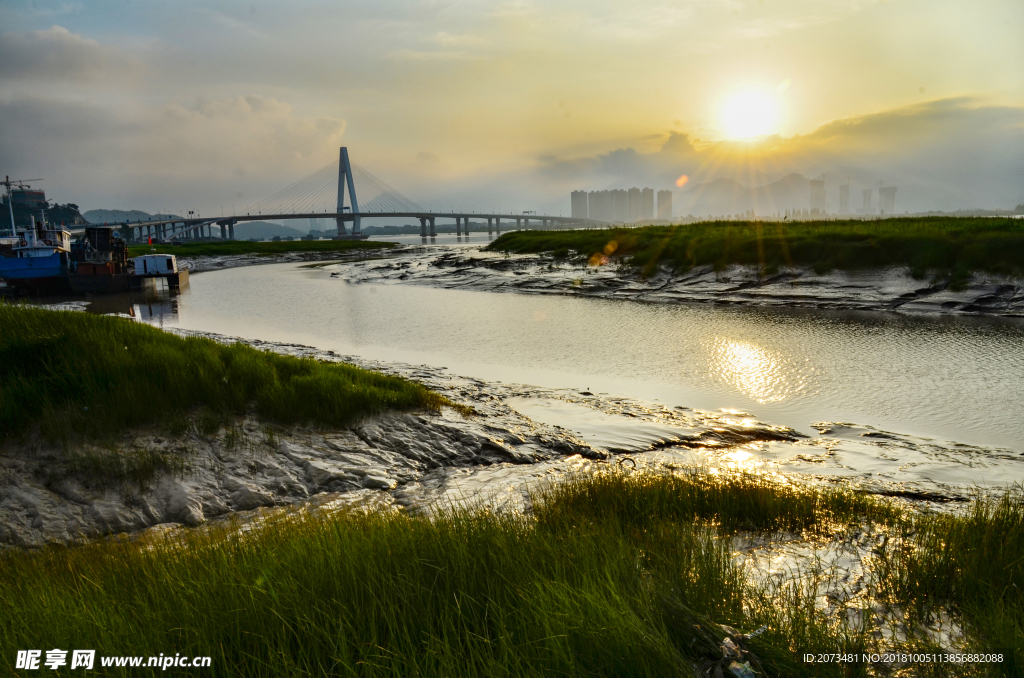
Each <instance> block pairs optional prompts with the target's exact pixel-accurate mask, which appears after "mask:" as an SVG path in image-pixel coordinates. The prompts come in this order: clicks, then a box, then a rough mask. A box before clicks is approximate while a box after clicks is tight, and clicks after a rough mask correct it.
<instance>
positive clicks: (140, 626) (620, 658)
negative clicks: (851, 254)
mask: <svg viewBox="0 0 1024 678" xmlns="http://www.w3.org/2000/svg"><path fill="white" fill-rule="evenodd" d="M771 487H772V486H771V485H769V484H767V483H766V482H764V481H763V480H760V479H757V478H753V477H751V476H737V477H731V478H722V477H719V476H709V475H705V474H701V473H691V474H686V475H681V476H670V475H665V474H641V473H635V474H631V475H628V476H627V475H623V474H612V475H603V474H596V475H586V476H580V477H577V478H574V479H571V480H570V481H569V482H568V483H566V484H564V485H562V486H560V487H558V488H553V489H548V490H547V491H541V492H539V493H538V494H537V495H536V496H534V498H533V501H534V504H535V505H536V506H537V507H538V510H537V511H536V512H535V513H533V514H531V515H496V514H494V513H492V512H490V511H488V510H485V509H466V510H463V509H460V510H448V511H442V512H439V513H436V514H434V515H433V516H432V517H424V516H410V515H406V514H405V513H403V512H381V511H374V512H369V513H364V512H360V511H351V512H343V513H336V514H333V515H326V516H319V517H318V516H311V515H309V514H305V513H295V514H291V515H288V516H285V517H282V518H277V519H272V520H270V521H269V522H267V523H265V524H264V525H263V526H261V527H258V528H256V529H252V530H248V531H246V532H244V533H240V532H238V531H237V530H236V529H233V528H223V529H206V530H182V531H179V532H177V533H172V535H170V536H169V537H167V538H164V537H159V538H158V537H151V538H148V539H143V540H139V541H117V540H110V541H103V542H97V543H92V544H87V545H83V546H78V547H60V546H53V547H48V548H45V549H42V550H40V551H37V552H11V553H7V554H4V555H0V608H2V609H4V610H5V614H3V615H0V644H2V645H3V646H4V647H6V648H45V649H50V648H53V647H59V648H94V649H97V650H98V653H99V654H101V655H102V654H108V655H110V654H137V655H145V656H151V655H152V656H155V655H157V654H159V653H161V652H164V653H166V652H172V653H174V652H180V653H182V654H186V655H189V656H195V655H209V656H211V657H212V658H213V659H212V665H211V667H210V668H209V669H204V670H203V671H202V674H203V675H209V676H219V675H244V676H253V677H258V676H282V675H287V676H313V675H317V676H320V675H338V676H422V677H427V676H465V677H474V676H509V677H511V676H691V675H694V673H693V666H694V665H700V664H702V663H704V662H710V661H713V660H715V659H720V658H721V652H720V650H719V648H718V644H719V643H720V642H721V639H722V637H723V636H724V635H725V633H727V631H726V630H724V629H723V628H722V627H721V625H722V624H727V625H729V626H731V627H734V628H737V629H739V630H740V631H741V632H749V631H752V630H754V629H755V628H760V627H762V626H767V630H766V631H765V632H764V633H763V634H761V635H759V636H757V637H756V638H753V639H751V640H749V641H747V646H748V648H749V649H750V650H751V651H752V652H753V654H754V657H755V659H754V661H753V664H754V666H755V668H757V669H758V670H759V672H760V675H762V676H836V677H839V676H866V675H873V674H872V673H871V672H869V670H868V666H867V665H866V664H864V663H857V664H853V665H843V664H836V663H832V664H805V663H803V661H802V659H801V656H802V655H803V654H804V653H817V652H856V653H858V656H859V654H860V653H861V652H871V651H876V650H877V648H878V646H877V645H876V642H875V639H874V637H873V636H872V635H871V634H870V633H869V632H868V631H867V630H866V629H864V628H861V627H859V626H856V625H843V624H841V623H839V622H837V620H836V619H835V618H834V617H830V616H829V614H828V613H827V611H825V610H823V609H822V608H821V607H820V606H817V605H816V604H815V600H816V597H815V593H820V591H816V590H815V588H814V585H813V583H811V582H810V581H809V580H805V581H803V582H794V583H791V584H774V583H770V582H763V581H757V580H755V579H753V578H752V577H751V576H750V575H749V574H748V573H747V571H745V570H743V569H742V568H741V567H740V566H739V565H737V563H736V561H735V560H734V558H733V556H732V553H731V552H732V545H731V542H730V540H729V539H728V537H727V536H726V535H727V533H728V532H729V530H727V529H725V528H724V527H723V526H722V524H723V523H725V522H728V519H723V516H724V515H726V514H729V513H732V514H734V515H735V514H738V513H739V512H741V509H742V510H748V509H750V508H755V507H756V508H757V510H758V511H759V514H758V515H757V516H756V517H752V519H751V521H749V522H746V523H743V524H746V525H760V526H761V527H762V528H763V529H765V530H768V531H769V532H770V531H771V530H772V529H774V527H778V526H790V527H797V526H802V525H803V526H806V525H809V524H810V525H812V526H813V525H818V526H824V525H825V524H831V525H832V526H833V527H832V529H836V526H837V525H839V524H855V523H857V522H859V521H861V520H870V519H872V517H876V518H880V519H882V520H883V521H885V522H889V523H892V522H894V521H895V522H896V523H900V524H902V525H906V526H910V525H911V524H913V525H915V526H916V533H917V534H918V535H919V536H917V537H910V539H911V541H910V542H909V543H908V550H916V552H917V553H918V554H919V555H920V557H925V555H926V554H931V555H932V556H939V555H941V552H942V550H943V547H942V546H941V545H939V544H938V543H936V542H933V541H931V540H930V538H929V537H928V536H927V535H928V534H930V533H929V532H928V531H927V529H926V528H927V526H938V525H947V526H949V527H950V529H959V530H962V531H963V533H964V534H965V535H966V534H970V535H973V536H971V537H970V539H971V542H970V543H972V544H973V543H975V542H977V541H978V540H981V541H984V540H993V542H997V541H998V536H999V535H1000V530H1004V529H1005V528H1006V527H1007V520H1008V519H1010V517H1011V516H1012V517H1013V518H1012V519H1013V520H1016V521H1017V524H1019V521H1020V517H1021V513H1022V509H1021V504H1020V502H1019V501H1016V500H1006V501H1007V502H1008V503H1005V506H1004V507H1003V508H1001V509H998V510H996V511H995V512H993V510H990V509H985V508H981V509H974V510H973V513H968V514H965V515H953V516H924V515H915V516H904V517H901V516H900V512H899V511H897V510H896V509H895V505H894V504H892V503H889V502H886V501H884V500H873V499H869V498H864V497H861V498H859V499H858V498H855V497H854V496H853V495H851V493H849V492H848V491H846V490H840V489H817V490H811V489H808V488H787V487H785V486H775V487H776V488H778V495H777V496H775V497H772V498H769V497H768V495H769V494H770V493H771ZM1008 496H1010V495H1008ZM812 504H813V508H814V510H815V511H816V512H818V513H819V514H820V515H819V516H818V518H817V519H815V520H811V521H810V522H809V521H808V513H807V511H808V507H809V506H811V505H812ZM716 506H717V507H718V508H717V510H716V508H715V507H716ZM985 506H990V507H991V506H993V505H985ZM1000 511H1001V512H1002V513H1000ZM1000 516H1002V517H1000ZM698 517H699V519H698ZM908 529H909V527H908ZM1017 543H1018V542H1011V543H1010V544H1008V545H1007V548H1004V549H1001V550H1000V549H995V550H987V551H984V552H982V553H979V554H977V556H976V557H975V556H969V557H967V559H966V560H959V561H958V562H957V563H952V562H949V563H946V562H938V561H935V560H934V559H933V560H932V561H930V562H932V564H933V565H934V567H932V569H929V570H928V571H927V572H917V571H914V572H911V570H910V569H908V567H909V566H906V565H900V568H902V569H899V571H898V572H897V573H894V574H891V575H890V574H887V575H886V576H892V577H893V580H894V581H898V582H907V583H908V584H910V585H911V588H912V587H914V586H916V587H918V589H916V590H915V591H916V592H914V593H909V591H910V589H908V588H906V586H905V585H904V584H902V583H901V584H900V585H899V586H896V587H893V588H891V589H887V593H886V595H889V596H891V598H892V601H893V602H895V603H897V604H905V605H909V604H910V603H909V602H908V601H909V599H907V598H906V596H907V595H929V596H931V598H930V602H931V604H932V605H933V606H936V607H938V606H942V605H948V604H955V603H956V601H957V600H958V599H957V595H958V594H957V593H955V592H953V590H952V589H946V588H943V586H944V585H942V584H935V583H933V581H932V578H934V577H938V578H940V579H943V578H948V577H953V578H959V579H960V580H966V578H969V577H971V576H974V575H979V574H983V573H984V572H988V573H993V572H1004V571H1005V572H1008V573H1009V574H1004V575H1001V576H1004V577H1009V579H1004V580H1005V581H1009V580H1012V581H1013V582H1014V583H1019V582H1020V580H1019V577H1018V570H1017V569H1014V568H1015V567H1016V566H1015V565H1014V564H1013V561H1014V560H1015V559H1019V558H1020V551H1017V552H1010V551H1011V549H1012V548H1013V547H1014V546H1015V545H1016V544H1017ZM880 554H881V555H880V556H879V557H885V552H884V550H883V551H882V552H880ZM982 560H985V561H988V562H986V563H985V564H984V565H982V564H981V561H982ZM966 561H970V562H971V563H973V564H972V565H967V564H966ZM908 562H909V561H908ZM965 567H966V568H967V569H964V568H965ZM976 568H985V569H984V572H983V571H982V570H981V569H976ZM901 577H902V579H901ZM915 577H920V578H919V579H917V580H916V581H914V579H915ZM1004 580H1001V581H1004ZM967 595H968V596H969V597H971V596H973V594H972V593H968V594H967ZM1004 605H1005V606H1007V608H1008V609H1010V610H1011V611H1010V612H1009V613H1007V614H1009V615H1010V617H1012V615H1018V616H1017V617H1015V618H1017V619H1019V613H1020V601H1019V600H1009V599H1004ZM990 609H991V608H989V607H986V608H985V610H986V611H988V610H990ZM977 611H978V610H975V609H974V608H969V607H965V608H964V614H966V615H973V614H975V613H976V612H977ZM968 621H969V622H970V621H971V618H969V619H968ZM971 628H974V627H971ZM1001 638H1003V639H1007V638H1008V639H1009V640H1008V641H1006V642H1007V643H1008V644H1004V645H1005V646H1004V645H1000V644H999V643H1000V642H1001V641H1000V638H996V637H990V636H985V635H981V634H976V635H974V636H973V637H972V638H971V640H970V642H971V646H970V647H971V649H972V651H977V652H986V651H993V650H994V651H1003V652H1011V653H1012V652H1013V651H1014V650H1013V647H1014V645H1013V643H1016V647H1017V648H1018V649H1017V650H1016V651H1017V653H1018V654H1017V655H1014V656H1012V657H1008V660H1007V661H1006V662H1004V663H1003V664H1001V665H990V666H980V665H978V666H975V667H973V668H974V669H975V670H976V673H974V674H970V675H1019V674H1020V664H1019V663H1018V664H1017V665H1016V668H1014V667H1013V665H1012V664H1011V662H1012V661H1019V659H1020V657H1021V655H1020V650H1019V648H1020V640H1021V638H1020V630H1019V627H1018V628H1017V630H1016V631H1014V630H1013V628H1012V627H1010V629H1009V630H1008V631H1004V632H1003V636H1001ZM901 647H904V648H907V649H909V648H917V649H920V648H923V647H927V644H926V643H925V642H924V641H922V640H921V639H920V638H917V637H912V638H910V639H908V640H907V641H905V642H904V643H903V644H902V645H901ZM921 668H925V667H921ZM927 669H928V671H929V673H928V675H950V676H952V675H968V674H966V673H965V672H964V670H963V667H951V666H948V665H947V666H929V667H927ZM1007 669H1009V672H1008V671H1007ZM138 673H139V670H135V671H134V674H138ZM143 675H145V672H143ZM726 675H729V674H728V673H726ZM900 675H920V674H916V673H907V674H900Z"/></svg>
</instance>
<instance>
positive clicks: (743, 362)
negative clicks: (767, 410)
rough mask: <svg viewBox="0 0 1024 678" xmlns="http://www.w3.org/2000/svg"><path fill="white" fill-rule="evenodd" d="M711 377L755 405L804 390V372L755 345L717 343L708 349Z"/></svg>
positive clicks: (771, 401)
mask: <svg viewBox="0 0 1024 678" xmlns="http://www.w3.org/2000/svg"><path fill="white" fill-rule="evenodd" d="M708 354H709V355H708V363H709V369H710V371H711V373H712V375H713V376H714V377H717V378H718V379H720V380H721V381H723V382H725V383H727V384H730V385H731V386H734V387H735V388H736V389H738V390H739V391H740V392H742V393H745V394H747V395H748V396H750V397H751V398H753V399H754V400H756V401H757V402H758V403H761V404H762V405H763V404H766V403H775V402H779V401H781V400H784V399H786V398H788V397H790V396H792V395H794V394H796V393H799V392H800V391H802V390H803V389H804V387H805V386H806V383H805V381H804V378H803V369H802V368H801V367H800V366H798V365H795V364H787V363H792V362H794V361H792V360H786V358H785V357H784V356H783V355H782V354H780V353H778V352H775V351H769V350H767V349H764V348H762V347H760V346H757V345H755V344H752V343H749V342H745V341H732V340H730V339H717V340H715V341H714V342H713V343H712V344H711V346H710V347H709V348H708Z"/></svg>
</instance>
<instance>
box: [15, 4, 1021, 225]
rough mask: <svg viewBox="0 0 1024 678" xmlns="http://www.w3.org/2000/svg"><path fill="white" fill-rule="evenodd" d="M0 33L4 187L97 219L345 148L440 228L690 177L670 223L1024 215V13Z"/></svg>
mask: <svg viewBox="0 0 1024 678" xmlns="http://www.w3.org/2000/svg"><path fill="white" fill-rule="evenodd" d="M0 22H2V25H3V27H4V28H3V32H2V33H0V85H2V90H0V116H2V118H3V120H4V121H5V122H4V125H3V126H2V127H0V157H2V158H3V159H4V167H2V168H0V172H2V173H3V174H9V175H10V176H11V177H16V178H29V177H31V178H35V177H45V181H44V182H43V183H41V184H40V186H41V187H43V188H45V189H46V190H47V194H48V195H49V196H50V197H51V198H53V199H56V200H59V201H61V202H75V203H77V204H79V205H81V206H82V207H83V209H92V208H110V209H140V210H145V211H149V212H157V211H178V210H181V209H183V208H184V209H194V210H197V211H200V212H203V213H215V212H220V210H221V209H222V208H223V209H225V210H229V209H230V208H231V205H232V204H234V205H236V207H239V206H244V205H247V204H252V203H255V202H256V201H258V200H260V199H262V198H264V197H266V196H267V195H269V194H271V193H273V192H274V191H276V190H279V189H281V188H283V187H284V186H287V185H288V184H290V183H292V182H294V181H296V180H298V179H300V178H302V177H303V176H305V175H307V174H308V173H310V172H312V171H314V170H316V169H317V168H319V167H321V166H323V165H324V164H325V163H326V162H329V161H330V160H331V158H333V156H334V154H336V153H337V148H338V146H340V145H342V144H344V145H347V146H348V147H349V148H350V149H352V153H353V160H354V161H355V162H357V163H360V164H362V165H364V166H366V167H367V168H369V169H371V170H372V171H373V172H374V173H375V174H376V175H378V176H380V177H383V178H385V179H386V180H387V181H388V183H389V184H391V185H393V186H395V187H396V188H398V189H400V190H401V191H402V192H403V193H404V194H406V195H408V196H409V197H410V198H412V199H414V200H415V201H417V202H418V203H420V204H422V205H424V206H425V207H432V208H435V209H447V208H449V207H455V208H457V209H463V210H472V209H478V210H485V209H487V210H489V209H498V208H500V209H503V210H507V209H509V208H516V209H517V211H522V210H531V209H532V210H538V211H543V212H548V213H553V214H557V213H559V212H561V213H564V214H568V213H569V211H570V209H571V206H570V204H569V201H568V199H567V197H568V195H569V193H570V192H571V191H572V190H574V189H575V188H578V187H581V186H587V187H588V190H590V189H593V190H608V189H611V188H614V187H629V186H650V187H653V188H654V189H655V190H664V189H665V188H667V187H671V186H673V185H674V182H675V180H676V178H678V177H679V176H681V175H684V174H685V175H687V176H688V177H689V180H690V182H691V183H690V185H689V187H684V188H683V190H682V191H679V190H676V191H675V197H676V201H677V203H678V201H679V199H680V195H681V193H685V192H686V191H687V189H688V188H692V186H695V185H699V184H705V183H711V182H714V181H717V180H720V179H730V180H734V181H737V182H740V183H741V184H743V185H744V186H746V187H747V188H749V189H751V190H753V188H755V187H757V186H764V185H769V184H771V183H773V182H778V181H783V180H784V179H785V177H787V176H789V175H790V174H792V173H799V174H801V175H803V176H804V177H806V178H809V179H810V178H817V177H820V176H821V175H822V174H824V175H825V176H826V181H827V183H828V184H829V185H830V186H833V185H839V184H840V183H847V184H848V185H850V186H852V187H853V188H851V190H854V191H857V190H863V188H867V187H872V188H874V189H876V190H877V187H878V185H877V182H878V181H884V182H888V183H891V184H894V185H898V186H899V198H898V200H897V209H899V210H901V211H902V210H903V209H904V208H905V209H907V210H909V211H917V210H924V209H942V210H953V209H969V208H1008V207H1013V206H1014V205H1016V204H1020V203H1022V202H1024V73H1022V72H1021V69H1020V64H1022V63H1024V41H1022V40H1020V35H1021V34H1024V3H1021V2H1019V0H991V1H990V2H985V3H968V2H957V1H952V0H946V1H944V2H938V3H936V2H931V1H928V2H926V1H925V0H905V1H901V2H882V1H881V0H878V1H875V0H856V1H853V0H850V1H847V0H836V1H831V0H830V1H829V2H814V3H811V2H806V1H801V0H777V1H776V2H773V3H770V4H765V3H758V2H753V1H745V0H735V1H732V0H730V2H723V3H698V2H693V1H689V2H681V3H675V4H673V5H671V6H667V5H665V4H663V3H658V2H651V1H649V0H639V1H636V2H630V3H622V2H612V1H610V0H599V1H597V2H583V0H552V1H551V2H544V3H541V2H538V1H531V0H515V1H511V0H510V1H509V2H503V1H500V0H499V1H497V2H493V1H488V2H484V1H483V0H469V1H462V2H459V3H455V2H452V1H446V0H440V1H434V2H429V3H428V2H410V3H402V4H397V3H374V4H366V3H356V2H352V1H351V0H342V1H340V2H337V3H331V4H321V3H315V2H310V1H308V0H296V2H293V3H288V4H287V5H286V4H276V3H275V4H259V3H255V4H254V3H252V2H246V3H239V2H229V1H221V2H199V3H189V4H173V5H168V4H164V3H157V2H152V1H147V0H133V1H132V2H131V3H125V2H122V1H118V2H113V1H110V2H104V1H98V2H90V3H87V4H83V3H67V2H63V1H62V0H34V1H29V0H25V1H22V0H16V1H12V2H5V3H3V4H2V6H0ZM611 83H616V84H615V86H614V87H611V86H610V84H611ZM846 177H850V179H849V181H848V182H847V181H846V180H845V178H846ZM829 200H838V197H831V198H829ZM876 203H877V199H876ZM851 208H852V206H851ZM680 209H682V206H681V205H678V204H677V205H676V212H677V213H678V212H679V211H680Z"/></svg>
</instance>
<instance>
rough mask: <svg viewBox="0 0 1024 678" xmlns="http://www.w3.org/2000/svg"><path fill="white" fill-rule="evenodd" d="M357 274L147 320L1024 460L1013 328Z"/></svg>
mask: <svg viewBox="0 0 1024 678" xmlns="http://www.w3.org/2000/svg"><path fill="white" fill-rule="evenodd" d="M346 266H351V264H332V265H327V266H308V265H299V264H294V263H290V264H271V265H263V266H250V267H243V268H234V269H227V270H222V271H214V272H207V273H201V274H197V275H194V276H192V278H191V286H190V287H189V288H188V289H187V290H186V291H184V292H183V293H182V294H181V295H180V296H178V297H177V298H176V299H175V300H174V302H173V305H174V306H175V309H174V312H173V313H167V312H166V311H167V309H166V308H164V309H163V311H164V312H163V313H161V312H159V311H160V309H157V311H156V312H152V313H151V312H148V311H147V310H146V309H145V308H141V309H140V312H141V313H140V315H141V316H142V317H143V318H144V319H145V318H148V319H149V321H150V322H154V323H158V324H162V325H164V326H173V327H178V328H182V329H187V330H197V331H203V332H214V333H219V334H225V335H231V336H239V337H244V338H247V339H262V340H268V341H278V342H290V343H298V344H305V345H310V346H314V347H317V348H321V349H325V350H333V351H335V352H337V353H340V354H343V355H353V356H359V357H362V358H366V359H371V360H381V361H387V362H402V363H410V364H417V365H418V364H425V365H430V366H433V367H446V368H448V370H450V372H451V373H453V374H458V375H464V376H470V377H476V378H480V379H485V380H488V381H500V382H505V383H521V384H533V385H538V386H543V387H548V388H563V389H564V388H571V389H578V390H580V391H591V392H594V393H607V394H610V395H612V396H616V397H631V398H635V399H638V400H640V401H643V402H647V403H654V404H659V405H667V406H670V407H674V406H677V405H681V406H685V407H688V408H693V409H703V410H717V409H732V410H742V411H745V412H748V413H750V414H751V415H752V416H754V417H755V418H757V419H759V420H761V421H765V422H769V423H772V424H778V425H785V426H789V427H792V428H794V429H796V430H798V431H802V432H805V433H808V434H814V435H817V431H818V429H816V428H814V427H812V424H816V423H820V422H833V423H835V422H846V423H851V424H855V425H857V426H861V427H864V426H867V427H872V428H874V429H878V430H882V431H890V432H897V433H899V434H905V435H912V436H917V437H919V438H924V439H934V440H936V441H952V442H955V443H966V444H970V445H975V446H983V447H996V448H1002V449H1004V450H1007V451H1010V450H1013V451H1017V452H1020V451H1024V417H1022V416H1021V415H1022V412H1024V407H1022V404H1024V323H1022V322H1019V321H1016V320H1005V319H992V318H970V317H938V316H929V317H921V316H916V317H915V316H908V315H899V314H894V313H864V312H841V311H799V310H780V309H758V308H750V307H745V308H738V307H718V306H710V305H677V304H673V305H655V304H642V303H634V302H624V301H618V300H614V301H613V300H607V301H606V300H599V299H586V298H576V297H565V296H532V295H520V294H507V293H496V292H480V291H463V290H452V289H437V288H432V287H428V286H423V285H415V284H352V283H349V282H346V281H345V280H344V270H345V267H346ZM332 273H333V274H337V275H335V276H333V277H332ZM531 416H532V415H531ZM943 444H944V445H945V444H948V442H943ZM1022 477H1024V475H1022Z"/></svg>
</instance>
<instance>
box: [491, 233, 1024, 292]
mask: <svg viewBox="0 0 1024 678" xmlns="http://www.w3.org/2000/svg"><path fill="white" fill-rule="evenodd" d="M488 249H491V250H493V251H500V252H510V253H522V254H527V253H541V252H549V253H552V254H553V255H555V256H556V257H560V258H565V257H569V256H571V254H572V253H575V254H576V255H577V256H581V257H585V258H587V259H588V260H590V261H592V262H594V263H597V262H598V261H600V260H601V257H602V255H604V256H610V257H612V258H619V259H620V260H621V261H623V262H625V263H626V264H627V265H629V266H632V267H635V268H639V269H641V270H642V271H643V272H644V273H645V274H650V273H653V272H654V271H655V270H656V269H657V267H659V266H667V267H669V268H671V269H674V270H677V271H685V270H688V269H690V268H693V267H695V266H706V265H711V266H714V267H715V268H716V269H717V270H721V269H723V268H725V267H726V266H729V265H732V264H745V265H750V266H758V267H759V268H760V270H761V271H762V273H763V274H765V275H768V274H772V273H774V272H776V271H777V270H778V269H779V268H780V267H783V266H807V267H813V268H815V269H816V270H818V271H820V272H824V271H828V270H832V269H840V270H862V269H873V268H883V267H889V266H905V267H909V268H910V269H911V271H912V272H913V273H914V275H915V276H917V277H924V276H926V275H928V274H933V275H936V274H937V275H948V276H951V277H952V278H953V283H954V286H955V285H957V284H962V283H963V281H964V280H965V278H966V276H967V275H968V274H970V273H971V272H974V271H985V272H989V273H997V274H1005V275H1018V276H1019V275H1024V220H1021V219H985V218H960V217H929V218H903V219H885V220H879V221H860V220H853V221H807V222H792V223H778V222H756V221H755V222H742V221H741V222H737V221H723V222H702V223H696V224H684V225H676V226H646V227H642V228H609V229H602V230H578V231H515V232H512V233H506V234H504V235H502V236H501V237H500V238H498V239H497V240H495V241H494V242H493V243H491V244H490V245H489V246H488Z"/></svg>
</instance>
